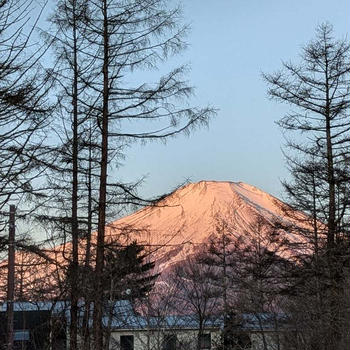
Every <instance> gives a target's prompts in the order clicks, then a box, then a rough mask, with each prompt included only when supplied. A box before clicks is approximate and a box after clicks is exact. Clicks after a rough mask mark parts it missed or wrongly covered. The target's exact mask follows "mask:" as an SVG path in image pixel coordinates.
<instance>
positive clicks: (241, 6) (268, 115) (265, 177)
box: [119, 0, 350, 197]
mask: <svg viewBox="0 0 350 350" xmlns="http://www.w3.org/2000/svg"><path fill="white" fill-rule="evenodd" d="M183 8H184V17H185V20H186V21H187V22H189V23H191V27H192V30H191V33H190V35H189V37H188V43H189V48H188V49H187V50H186V51H185V52H184V53H183V54H182V55H181V57H180V58H178V59H177V60H178V62H184V63H190V64H191V67H192V69H191V72H190V73H189V76H188V79H189V81H190V82H191V84H192V85H193V86H195V87H196V97H195V98H194V99H193V102H194V103H196V104H197V105H201V106H205V105H208V104H210V105H212V106H213V107H215V108H218V109H219V111H218V114H217V116H216V117H215V119H213V120H212V121H211V123H210V126H209V128H208V129H206V128H204V129H202V130H197V131H195V132H194V133H192V134H191V135H190V136H189V137H186V136H180V137H178V138H176V139H171V140H170V141H169V142H168V143H167V144H166V145H164V144H161V143H153V144H148V145H146V146H136V145H135V146H133V147H131V148H130V149H129V150H128V152H127V158H126V159H125V162H124V167H123V168H122V169H119V174H120V176H121V177H122V178H123V179H125V180H130V179H135V178H137V177H138V176H140V175H147V176H148V177H147V179H146V181H145V183H144V185H143V187H142V188H141V189H140V193H142V194H143V195H147V196H152V195H156V194H161V193H164V192H168V191H170V190H171V189H173V188H174V187H175V186H176V185H178V184H179V183H181V182H183V181H184V180H186V179H187V178H190V179H191V181H193V182H195V181H200V180H229V181H243V182H246V183H249V184H251V185H254V186H257V187H259V188H261V189H263V190H265V191H267V192H269V193H271V194H274V195H276V196H279V197H281V195H282V190H281V186H280V179H283V178H285V177H286V176H288V174H287V171H286V169H285V166H284V160H283V156H282V153H281V146H282V144H283V139H282V137H281V133H280V130H279V128H278V126H277V125H276V124H275V123H274V122H275V121H276V120H278V119H279V118H280V117H281V116H283V114H284V113H285V112H286V111H287V110H288V107H287V106H283V105H278V104H276V103H275V102H273V101H269V100H268V98H267V95H266V84H265V83H264V81H263V80H262V78H261V72H267V73H269V72H272V71H275V70H277V69H279V68H280V67H281V61H282V60H292V61H297V60H298V55H299V53H300V51H301V48H302V46H303V45H304V44H306V43H307V42H308V41H310V39H313V37H314V34H315V28H316V26H317V25H318V24H320V23H322V22H324V21H328V22H330V23H331V24H333V26H334V32H335V35H336V37H339V38H343V37H345V36H346V35H347V31H348V28H349V24H350V23H349V16H350V11H349V10H350V2H349V0H333V1H329V0H184V1H183Z"/></svg>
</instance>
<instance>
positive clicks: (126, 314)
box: [0, 300, 286, 331]
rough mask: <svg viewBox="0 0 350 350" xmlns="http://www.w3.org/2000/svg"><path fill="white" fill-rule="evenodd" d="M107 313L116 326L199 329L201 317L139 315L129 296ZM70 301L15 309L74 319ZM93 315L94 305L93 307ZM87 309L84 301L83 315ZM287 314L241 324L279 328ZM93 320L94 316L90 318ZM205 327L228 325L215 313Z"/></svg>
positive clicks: (244, 318) (249, 317)
mask: <svg viewBox="0 0 350 350" xmlns="http://www.w3.org/2000/svg"><path fill="white" fill-rule="evenodd" d="M105 307H106V314H108V315H109V316H105V317H103V324H104V325H105V326H107V325H110V326H111V327H112V328H114V329H135V330H136V329H138V330H142V329H159V328H162V329H166V328H173V329H174V328H181V329H198V328H199V320H198V317H196V315H194V314H193V315H166V316H144V315H139V314H137V313H136V312H135V310H134V309H133V306H132V304H131V303H130V301H128V300H119V301H115V302H111V303H110V305H106V306H105ZM69 309H70V303H69V302H67V301H56V302H53V301H40V302H15V303H14V311H44V310H45V311H52V312H53V313H62V312H64V313H65V317H66V319H67V321H68V322H69V321H70V313H69ZM6 310H7V304H6V303H3V304H2V305H0V312H5V311H6ZM90 311H91V316H92V312H93V309H92V308H91V310H90ZM83 313H84V303H83V302H82V303H80V319H82V317H83ZM285 321H286V317H285V315H283V314H273V313H249V314H248V313H246V314H242V315H241V316H240V323H239V324H238V325H237V327H239V328H241V329H246V330H251V331H254V330H261V329H264V330H268V329H271V330H273V329H275V328H276V324H278V325H279V326H280V325H281V324H283V323H285ZM90 322H91V323H92V317H91V318H90ZM204 327H205V328H219V329H223V328H224V318H223V316H222V315H218V316H213V317H211V318H208V319H206V320H205V322H204Z"/></svg>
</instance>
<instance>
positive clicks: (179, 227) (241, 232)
mask: <svg viewBox="0 0 350 350" xmlns="http://www.w3.org/2000/svg"><path fill="white" fill-rule="evenodd" d="M285 208H286V204H285V203H283V202H282V201H280V200H279V199H277V198H276V197H274V196H272V195H270V194H268V193H266V192H264V191H262V190H260V189H258V188H256V187H254V186H251V185H248V184H245V183H243V182H218V181H201V182H198V183H193V184H192V183H191V184H188V185H186V186H183V187H181V188H179V189H178V190H176V191H175V192H173V193H172V194H171V195H169V196H167V197H166V198H164V199H163V200H162V201H161V202H160V203H157V205H155V206H149V207H146V208H143V209H141V210H139V211H137V212H136V213H134V214H132V215H129V216H127V217H125V218H122V219H120V220H117V221H115V222H112V223H110V224H109V225H108V229H107V232H106V235H107V240H109V241H114V240H115V239H121V240H123V239H124V237H127V240H130V241H131V240H133V239H136V240H137V241H138V242H139V243H141V244H144V245H145V246H146V249H149V251H153V252H154V253H153V256H154V259H155V260H156V266H157V269H158V271H159V272H162V271H163V270H165V269H167V268H168V267H169V266H171V265H172V264H174V263H176V262H178V261H181V260H183V259H185V258H186V257H187V256H188V255H191V254H193V253H194V252H195V251H196V248H197V249H198V247H200V246H201V245H204V244H206V243H208V241H209V239H210V238H211V237H213V236H215V234H216V233H215V232H216V230H217V228H216V227H217V226H218V224H219V223H220V222H225V223H226V225H227V227H228V229H229V230H230V234H233V235H236V236H242V237H245V239H247V240H249V239H252V238H253V237H255V236H256V235H257V234H260V233H261V232H257V231H258V229H257V221H258V220H260V221H261V220H263V221H264V222H265V223H272V222H275V221H276V220H277V221H283V222H285V223H288V221H289V219H288V218H286V217H285V211H284V209H285ZM297 215H299V216H301V217H302V216H303V214H302V213H298V214H297ZM270 228H271V227H270ZM261 229H262V231H266V230H267V229H268V227H267V226H266V225H264V227H263V228H261ZM270 233H271V232H270ZM262 234H263V235H264V236H265V238H266V239H265V240H266V242H267V241H268V239H267V237H266V235H268V234H269V232H262ZM283 234H284V235H286V236H288V239H289V240H291V241H294V242H297V241H299V240H300V239H301V238H300V237H296V236H294V235H292V234H291V233H287V232H283Z"/></svg>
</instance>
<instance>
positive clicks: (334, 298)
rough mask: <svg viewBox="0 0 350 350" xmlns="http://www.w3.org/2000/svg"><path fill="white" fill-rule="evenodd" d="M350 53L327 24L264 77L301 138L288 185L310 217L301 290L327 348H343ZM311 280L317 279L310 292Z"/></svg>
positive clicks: (289, 128)
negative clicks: (321, 318) (317, 314)
mask: <svg viewBox="0 0 350 350" xmlns="http://www.w3.org/2000/svg"><path fill="white" fill-rule="evenodd" d="M349 53H350V46H349V43H348V41H347V40H335V39H334V38H333V33H332V26H331V25H330V24H328V23H326V24H321V25H320V26H319V27H318V28H317V31H316V38H315V40H313V41H311V42H310V43H309V44H308V45H306V46H305V47H304V48H303V51H302V55H301V63H300V64H298V65H295V64H292V63H283V70H281V71H279V72H277V73H274V74H265V75H264V78H265V80H266V81H267V83H268V85H269V90H268V93H269V95H270V97H271V98H272V99H274V100H276V101H279V102H284V103H287V104H289V105H291V106H292V107H293V111H292V112H291V113H289V114H288V115H287V116H285V117H284V118H282V119H281V120H280V121H279V125H280V126H281V127H282V128H283V130H284V131H286V132H294V134H297V135H298V141H296V140H295V139H294V140H293V139H287V147H288V148H289V150H291V151H292V152H294V153H293V154H292V155H290V154H288V155H287V157H288V158H287V159H288V162H289V167H290V169H291V172H292V181H291V182H285V184H284V186H285V188H286V190H287V195H288V197H289V199H291V204H292V206H293V205H294V209H297V210H305V211H306V212H307V214H309V216H310V223H311V226H309V227H311V228H309V234H308V236H309V238H310V240H311V241H312V242H313V248H314V254H312V257H310V259H309V260H308V259H306V260H308V261H304V263H305V264H304V270H303V271H304V273H306V275H305V274H304V277H305V276H310V272H311V274H313V277H312V278H311V279H309V281H307V279H308V278H307V277H306V278H305V279H304V282H305V283H304V287H305V289H302V288H300V289H298V293H299V294H300V295H306V294H307V293H308V292H309V294H310V295H311V294H316V298H318V300H319V302H320V300H322V302H323V305H322V307H321V309H322V313H323V315H326V314H327V317H326V318H327V322H325V323H324V324H323V326H322V327H319V325H318V326H317V327H316V328H314V330H318V331H319V332H320V335H319V336H317V337H316V338H318V343H319V346H320V347H321V348H324V349H326V348H334V349H338V348H339V346H340V343H341V338H342V336H343V335H342V332H343V331H342V329H343V327H342V324H343V320H342V317H339V315H341V311H340V309H341V306H340V305H341V300H343V298H342V295H343V294H344V273H343V271H344V264H345V262H346V256H347V250H348V248H347V247H348V242H349V235H348V232H349V214H350V211H349V208H350V202H349V192H348V191H349V180H350V178H349V175H348V174H349V162H348V160H349V156H350V153H349V149H350V148H349V146H350V138H349V136H348V134H349V130H350V126H349V122H348V114H349V106H350V98H349V92H350V85H349V71H350V64H349ZM300 226H301V227H302V226H303V225H302V224H301V225H300ZM304 227H305V226H304ZM299 231H300V232H302V231H303V232H302V233H303V234H305V233H307V230H303V229H299ZM324 238H325V239H326V243H325V244H323V239H324ZM311 281H314V282H315V283H316V284H315V285H314V286H313V288H311V289H310V282H311ZM321 281H322V283H321ZM299 282H300V281H299ZM320 283H321V284H320ZM300 285H302V283H300ZM317 285H318V287H317ZM315 289H316V290H317V292H316V293H315ZM305 293H306V294H305ZM320 293H321V294H322V295H320ZM316 304H317V302H316ZM305 315H306V316H307V314H305ZM310 321H311V320H310ZM321 334H322V335H321ZM304 335H305V336H306V333H305V334H304ZM311 338H312V337H311ZM311 338H310V339H311ZM305 346H306V345H305ZM309 346H311V345H310V344H309Z"/></svg>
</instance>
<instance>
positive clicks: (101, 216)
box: [94, 0, 109, 350]
mask: <svg viewBox="0 0 350 350" xmlns="http://www.w3.org/2000/svg"><path fill="white" fill-rule="evenodd" d="M102 10H103V48H104V50H103V57H104V61H103V107H102V123H101V136H102V145H101V146H102V147H101V173H100V188H99V203H98V229H97V251H96V267H95V274H96V276H95V278H96V284H97V286H96V291H95V293H96V297H95V298H94V299H95V302H94V338H95V339H94V341H95V349H96V350H103V329H102V316H103V310H102V302H103V285H102V282H103V281H102V273H103V266H104V243H105V224H106V197H107V165H108V97H109V89H108V83H109V79H108V63H109V57H108V39H109V37H108V20H107V1H106V0H104V1H103V9H102Z"/></svg>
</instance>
